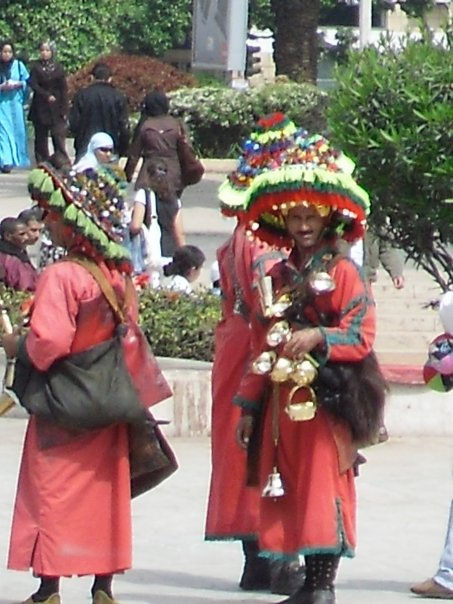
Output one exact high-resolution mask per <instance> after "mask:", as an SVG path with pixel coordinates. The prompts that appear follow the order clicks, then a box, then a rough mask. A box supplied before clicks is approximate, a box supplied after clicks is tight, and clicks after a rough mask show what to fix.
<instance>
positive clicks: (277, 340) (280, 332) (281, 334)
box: [266, 321, 291, 347]
mask: <svg viewBox="0 0 453 604" xmlns="http://www.w3.org/2000/svg"><path fill="white" fill-rule="evenodd" d="M290 337H291V329H290V327H289V324H288V322H287V321H277V323H274V325H272V327H271V328H270V329H269V331H268V332H267V336H266V342H267V344H268V345H269V346H272V347H275V346H278V345H279V344H283V342H287V341H288V340H289V339H290Z"/></svg>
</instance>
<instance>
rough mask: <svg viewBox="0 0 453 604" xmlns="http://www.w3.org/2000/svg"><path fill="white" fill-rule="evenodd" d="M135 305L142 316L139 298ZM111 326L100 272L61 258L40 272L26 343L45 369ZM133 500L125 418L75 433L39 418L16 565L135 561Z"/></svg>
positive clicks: (123, 564) (117, 567)
mask: <svg viewBox="0 0 453 604" xmlns="http://www.w3.org/2000/svg"><path fill="white" fill-rule="evenodd" d="M103 269H104V273H105V274H106V276H107V277H108V279H109V280H110V282H111V283H112V284H113V285H114V287H115V289H116V290H117V292H118V293H120V292H124V287H123V278H122V277H121V276H120V275H119V274H118V273H114V272H109V271H108V270H107V268H106V267H103ZM130 313H131V318H136V317H137V308H136V303H135V302H134V308H133V309H131V311H130ZM113 325H114V323H113V318H112V313H111V311H110V308H109V307H108V305H107V302H106V301H105V299H104V298H103V296H102V295H101V293H100V290H99V286H98V285H97V283H96V282H95V281H94V279H93V278H92V276H91V275H90V274H89V273H88V272H87V271H86V270H85V269H84V268H82V267H81V266H79V265H78V264H75V263H72V262H60V263H57V264H54V265H51V266H49V267H48V268H47V269H46V270H45V271H44V272H43V274H42V276H41V277H40V279H39V282H38V287H37V291H36V297H35V301H34V308H33V314H32V319H31V328H30V332H29V334H28V336H27V340H26V348H27V352H28V355H29V357H30V359H31V361H32V362H33V364H34V365H35V366H36V367H37V368H38V369H40V370H46V369H47V368H48V367H50V365H51V364H52V363H53V362H54V361H55V360H56V359H58V358H61V357H63V356H65V355H67V354H70V353H75V352H79V351H82V350H85V349H87V348H89V347H91V346H93V345H95V344H97V343H99V342H101V341H102V340H105V339H107V338H108V337H111V334H112V330H113ZM51 443H53V446H52V444H51ZM49 444H51V446H49ZM130 502H131V496H130V472H129V455H128V430H127V426H126V425H125V424H117V425H113V426H109V427H107V428H102V429H99V430H93V431H90V432H87V433H84V434H82V435H79V436H72V435H70V434H69V433H68V432H67V431H66V430H64V429H62V428H58V427H56V426H55V425H50V424H48V423H47V422H45V421H43V420H38V419H37V418H35V417H31V418H30V420H29V423H28V427H27V432H26V436H25V443H24V449H23V454H22V462H21V467H20V474H19V482H18V488H17V495H16V504H15V508H14V517H13V524H12V532H11V542H10V551H9V559H8V568H11V569H15V570H28V569H29V568H32V569H33V572H34V574H36V575H50V576H70V575H86V574H110V573H116V572H120V571H123V570H125V569H127V568H129V567H130V566H131V503H130Z"/></svg>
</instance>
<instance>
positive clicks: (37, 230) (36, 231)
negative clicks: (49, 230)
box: [27, 220, 44, 245]
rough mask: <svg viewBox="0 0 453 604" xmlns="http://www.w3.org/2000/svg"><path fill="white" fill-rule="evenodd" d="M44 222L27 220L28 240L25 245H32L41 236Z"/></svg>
mask: <svg viewBox="0 0 453 604" xmlns="http://www.w3.org/2000/svg"><path fill="white" fill-rule="evenodd" d="M43 228H44V223H43V222H40V221H39V220H29V221H28V224H27V231H28V241H27V245H33V244H34V243H36V242H37V241H38V239H39V238H40V236H41V233H42V230H43Z"/></svg>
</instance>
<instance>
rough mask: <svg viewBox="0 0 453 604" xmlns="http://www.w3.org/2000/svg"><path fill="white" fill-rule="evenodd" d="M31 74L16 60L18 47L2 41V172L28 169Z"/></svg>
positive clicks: (0, 155)
mask: <svg viewBox="0 0 453 604" xmlns="http://www.w3.org/2000/svg"><path fill="white" fill-rule="evenodd" d="M28 77H29V75H28V71H27V68H26V67H25V65H24V64H23V63H22V61H19V60H18V59H15V58H14V46H13V44H12V43H11V42H9V41H4V42H0V170H1V172H3V173H8V172H11V169H12V168H13V167H14V166H22V167H25V166H28V165H29V163H30V162H29V159H28V144H27V132H26V128H25V116H24V104H25V102H26V99H27V81H28Z"/></svg>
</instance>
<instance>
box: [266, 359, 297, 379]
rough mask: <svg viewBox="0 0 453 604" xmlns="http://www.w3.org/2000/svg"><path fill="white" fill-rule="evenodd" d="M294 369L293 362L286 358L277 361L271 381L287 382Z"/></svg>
mask: <svg viewBox="0 0 453 604" xmlns="http://www.w3.org/2000/svg"><path fill="white" fill-rule="evenodd" d="M291 369H292V361H290V360H289V359H287V358H285V357H280V358H279V359H277V361H276V363H275V365H274V367H273V369H272V371H271V380H272V381H273V382H286V381H287V380H288V378H289V375H290V373H291Z"/></svg>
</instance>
